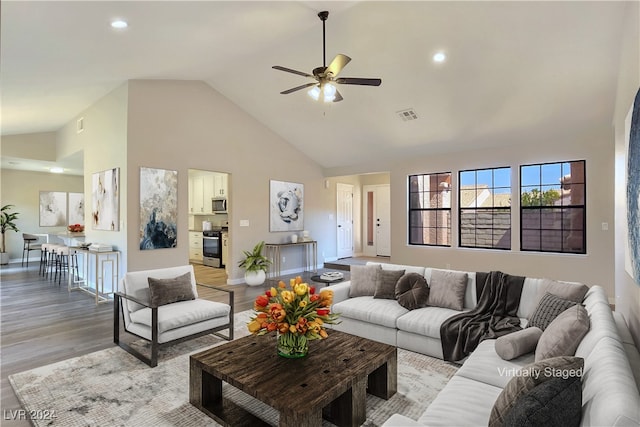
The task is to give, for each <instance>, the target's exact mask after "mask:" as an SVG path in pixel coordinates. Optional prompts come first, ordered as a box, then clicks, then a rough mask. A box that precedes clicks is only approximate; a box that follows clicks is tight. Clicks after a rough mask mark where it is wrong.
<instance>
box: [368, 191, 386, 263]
mask: <svg viewBox="0 0 640 427" xmlns="http://www.w3.org/2000/svg"><path fill="white" fill-rule="evenodd" d="M362 201H363V205H364V206H363V207H362V211H363V213H364V251H363V252H364V255H365V256H385V257H389V256H391V189H390V186H389V185H388V184H384V185H365V186H363V197H362Z"/></svg>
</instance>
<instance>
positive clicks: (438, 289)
mask: <svg viewBox="0 0 640 427" xmlns="http://www.w3.org/2000/svg"><path fill="white" fill-rule="evenodd" d="M467 278H468V274H467V273H462V272H459V271H451V270H438V269H436V268H434V269H432V270H431V280H429V299H428V300H427V304H428V305H430V306H433V307H443V308H451V309H453V310H458V311H461V310H462V309H463V308H464V294H465V292H466V290H467Z"/></svg>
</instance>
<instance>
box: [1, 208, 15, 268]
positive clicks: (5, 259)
mask: <svg viewBox="0 0 640 427" xmlns="http://www.w3.org/2000/svg"><path fill="white" fill-rule="evenodd" d="M13 207H14V206H13V205H4V206H3V207H2V209H1V210H0V213H1V214H0V231H2V248H0V264H2V265H4V264H9V253H8V252H6V249H7V246H6V243H5V240H4V233H6V232H7V231H9V230H13V231H16V232H17V231H19V230H18V226H17V225H16V223H15V221H16V220H17V219H18V212H10V210H11V209H12V208H13Z"/></svg>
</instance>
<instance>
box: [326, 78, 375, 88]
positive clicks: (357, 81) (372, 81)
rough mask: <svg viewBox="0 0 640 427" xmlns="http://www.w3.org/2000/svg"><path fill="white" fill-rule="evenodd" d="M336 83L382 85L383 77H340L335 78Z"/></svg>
mask: <svg viewBox="0 0 640 427" xmlns="http://www.w3.org/2000/svg"><path fill="white" fill-rule="evenodd" d="M335 82H336V83H340V84H343V85H363V86H380V84H381V83H382V79H363V78H359V77H340V78H338V79H335Z"/></svg>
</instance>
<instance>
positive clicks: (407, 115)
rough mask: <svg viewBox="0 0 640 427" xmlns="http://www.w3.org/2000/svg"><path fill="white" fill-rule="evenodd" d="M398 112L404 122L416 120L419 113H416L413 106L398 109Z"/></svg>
mask: <svg viewBox="0 0 640 427" xmlns="http://www.w3.org/2000/svg"><path fill="white" fill-rule="evenodd" d="M396 114H398V117H400V118H401V119H402V121H403V122H408V121H411V120H416V119H417V118H418V115H417V114H416V112H415V111H414V109H413V108H409V109H406V110H402V111H398V112H397V113H396Z"/></svg>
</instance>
